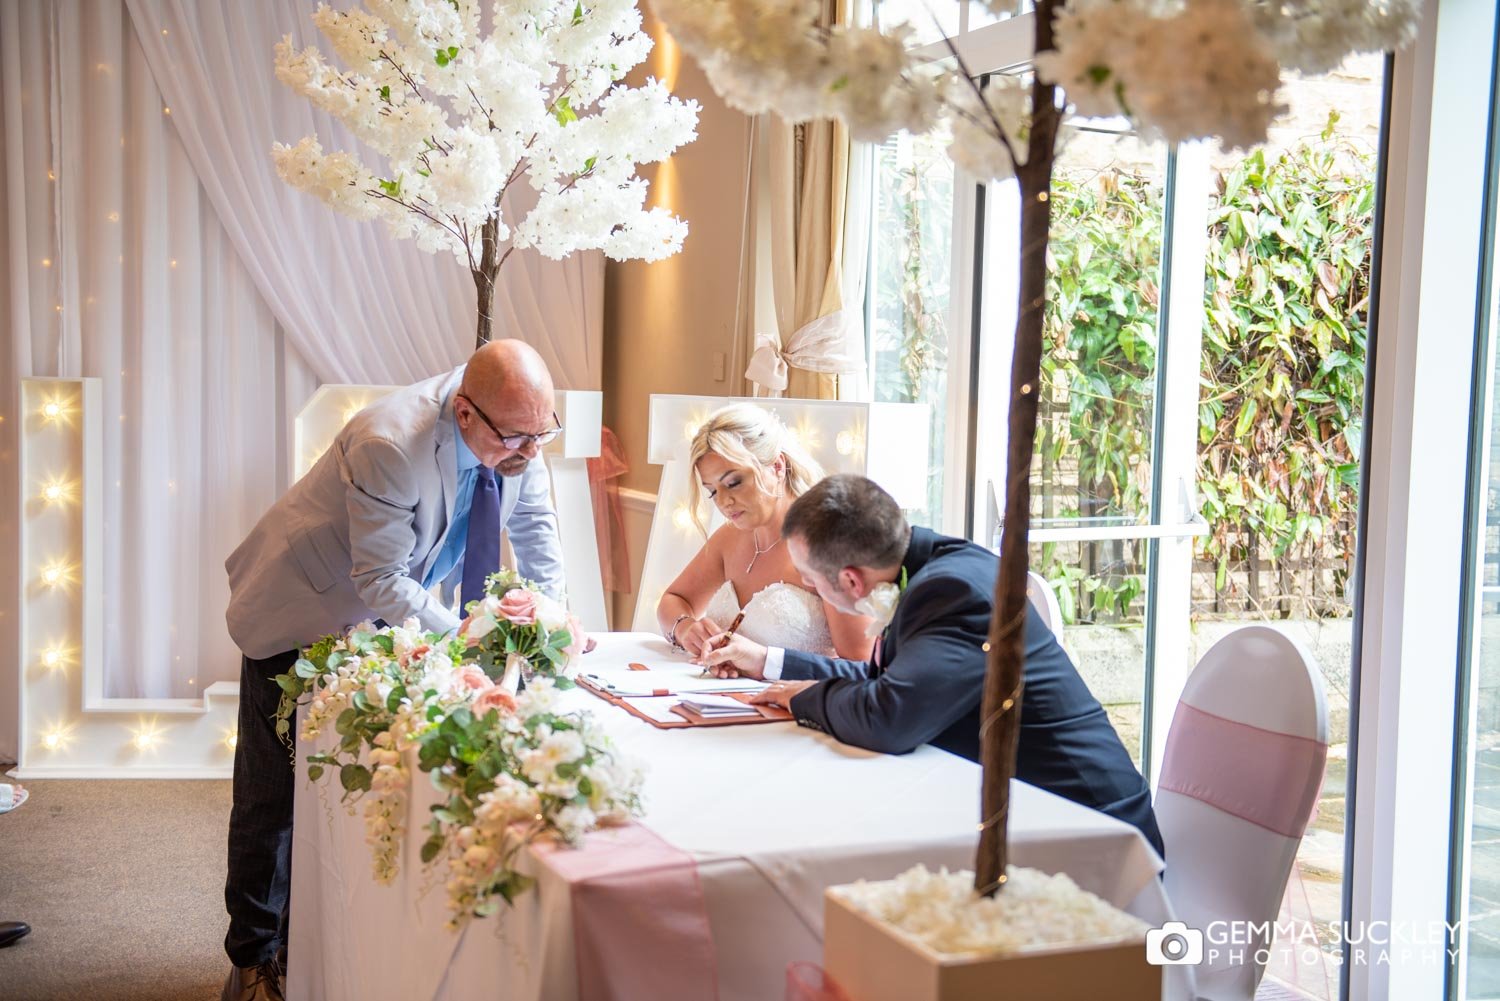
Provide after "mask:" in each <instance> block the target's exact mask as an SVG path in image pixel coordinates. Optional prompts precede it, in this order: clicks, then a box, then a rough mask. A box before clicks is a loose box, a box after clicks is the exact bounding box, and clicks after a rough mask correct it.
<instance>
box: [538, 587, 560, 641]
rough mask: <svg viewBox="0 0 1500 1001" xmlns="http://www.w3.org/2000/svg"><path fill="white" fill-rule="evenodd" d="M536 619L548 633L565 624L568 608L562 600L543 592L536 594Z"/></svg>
mask: <svg viewBox="0 0 1500 1001" xmlns="http://www.w3.org/2000/svg"><path fill="white" fill-rule="evenodd" d="M536 620H537V621H538V622H540V623H541V624H542V627H543V628H544V629H546V630H547V632H549V633H550V632H552V631H553V630H556V629H562V628H564V627H565V626H567V624H568V610H567V608H565V607H564V606H563V603H562V602H560V601H557V600H556V599H554V598H550V597H548V596H547V595H545V594H538V595H537V596H536Z"/></svg>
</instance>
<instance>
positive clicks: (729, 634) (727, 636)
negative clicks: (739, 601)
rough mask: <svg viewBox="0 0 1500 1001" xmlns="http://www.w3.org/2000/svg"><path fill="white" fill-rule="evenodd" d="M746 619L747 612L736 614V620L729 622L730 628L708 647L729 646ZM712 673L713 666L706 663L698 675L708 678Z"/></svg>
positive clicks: (711, 648)
mask: <svg viewBox="0 0 1500 1001" xmlns="http://www.w3.org/2000/svg"><path fill="white" fill-rule="evenodd" d="M744 621H745V613H744V612H740V614H738V615H736V616H735V617H734V621H733V622H731V623H729V628H728V629H726V630H725V631H724V635H723V636H721V637H719V638H718V639H717V640H715V641H714V645H713V646H711V647H709V648H708V649H709V650H722V649H724V648H725V647H726V646H728V645H729V641H730V640H731V639H732V638H733V637H734V632H735V630H736V629H738V628H739V627H740V623H741V622H744ZM712 673H713V668H711V667H709V666H708V665H706V664H705V665H704V667H703V671H702V672H701V673H700V674H699V675H698V677H700V678H707V677H710V676H711V675H712Z"/></svg>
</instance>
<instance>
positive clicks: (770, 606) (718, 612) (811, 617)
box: [704, 581, 838, 657]
mask: <svg viewBox="0 0 1500 1001" xmlns="http://www.w3.org/2000/svg"><path fill="white" fill-rule="evenodd" d="M741 611H742V609H741V608H740V602H739V597H738V596H737V595H736V594H735V593H734V585H733V584H730V583H729V582H728V581H725V582H724V586H723V587H721V588H719V593H718V594H715V595H714V596H713V600H712V601H710V602H709V603H708V610H707V611H706V612H705V613H704V615H705V617H707V618H709V619H712V620H713V621H714V622H716V623H718V624H719V625H720V626H722V627H723V628H725V629H728V628H729V624H730V623H731V622H733V621H734V617H735V616H736V615H738V614H740V612H741ZM743 611H744V613H745V620H744V621H743V622H741V623H740V628H739V635H741V636H743V637H745V638H746V639H748V640H753V641H755V642H756V643H759V644H760V645H761V646H779V647H785V648H786V649H788V650H806V651H807V652H808V653H816V654H822V655H823V656H825V657H835V656H838V655H837V653H835V651H834V649H833V635H832V634H831V633H830V632H829V631H828V616H827V615H826V614H825V613H824V611H823V599H821V598H819V597H818V596H817V595H816V594H814V593H813V592H811V591H808V590H806V589H805V588H801V587H798V586H797V585H795V584H788V583H786V582H785V581H777V582H776V583H774V584H770V585H768V586H766V587H763V588H761V589H760V590H759V591H756V592H755V593H754V594H753V595H751V596H750V601H749V602H748V603H747V604H746V605H745V607H744V609H743Z"/></svg>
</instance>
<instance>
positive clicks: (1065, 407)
mask: <svg viewBox="0 0 1500 1001" xmlns="http://www.w3.org/2000/svg"><path fill="white" fill-rule="evenodd" d="M950 14H952V15H953V17H952V21H953V23H954V24H957V23H958V20H957V17H958V8H957V7H954V8H953V10H951V11H950ZM928 23H931V21H930V19H929V22H928ZM964 23H965V26H966V32H967V34H965V35H964V36H963V38H965V39H968V40H969V43H970V47H969V50H968V51H967V52H966V53H965V59H966V61H968V62H969V63H970V67H971V69H974V70H975V71H1015V70H1016V68H1017V67H1016V63H1015V62H1014V61H1013V54H1014V52H1015V51H1016V45H1017V42H1016V40H1015V39H1011V38H1007V37H1006V35H1005V32H1006V30H1007V29H1008V28H1010V27H1012V26H1011V25H1007V24H1005V23H1003V22H1000V23H987V24H986V25H981V26H977V27H976V26H974V25H972V24H970V23H969V22H968V21H965V22H964ZM1015 27H1018V28H1019V29H1020V30H1019V31H1018V32H1012V34H1024V33H1025V32H1026V31H1027V30H1028V29H1027V27H1026V25H1024V24H1022V25H1018V26H1015ZM976 40H977V41H976ZM923 41H925V42H926V44H927V51H936V49H937V46H935V45H933V43H932V42H931V41H930V40H927V39H925V38H924V39H923ZM981 43H982V44H981ZM986 51H988V52H992V53H994V56H993V60H992V62H991V63H989V64H986V63H984V62H982V61H977V60H980V59H982V58H983V54H984V53H985V52H986ZM971 57H972V58H971ZM1383 84H1384V64H1383V60H1382V59H1380V58H1371V59H1364V60H1359V61H1353V62H1351V63H1349V64H1348V65H1346V66H1344V67H1342V68H1340V70H1338V71H1337V72H1335V73H1331V74H1329V75H1327V76H1325V77H1321V78H1316V79H1303V80H1297V81H1293V82H1292V83H1291V84H1290V85H1289V86H1288V87H1287V88H1286V90H1285V91H1284V92H1283V94H1282V95H1281V96H1282V99H1283V100H1284V101H1286V102H1287V103H1288V104H1289V106H1290V108H1291V111H1290V114H1289V115H1288V116H1287V118H1286V119H1285V120H1284V121H1283V122H1282V123H1280V124H1279V126H1278V128H1277V129H1276V130H1275V132H1274V134H1273V135H1272V137H1271V141H1270V142H1269V143H1268V144H1267V145H1266V146H1264V147H1262V148H1259V149H1256V150H1253V151H1249V152H1248V153H1247V152H1245V151H1223V150H1218V149H1214V148H1210V147H1207V146H1204V145H1201V144H1200V145H1197V146H1194V147H1192V148H1182V149H1168V148H1166V147H1164V146H1162V145H1161V144H1154V143H1151V142H1147V141H1143V140H1142V139H1140V138H1138V137H1136V136H1134V135H1132V134H1129V133H1128V132H1120V131H1115V132H1111V131H1109V130H1107V129H1100V128H1098V127H1094V128H1092V129H1091V130H1089V131H1079V132H1077V133H1076V134H1075V135H1074V136H1073V137H1072V138H1071V140H1070V141H1069V144H1068V145H1067V147H1066V148H1065V149H1064V151H1063V153H1062V155H1061V156H1060V158H1059V162H1058V165H1057V170H1056V174H1055V178H1054V184H1053V224H1052V233H1051V253H1050V257H1049V260H1048V285H1047V302H1046V318H1045V337H1046V344H1045V353H1044V358H1043V372H1042V388H1041V396H1040V404H1039V414H1038V428H1037V441H1036V453H1035V457H1034V459H1033V467H1032V476H1031V494H1032V526H1031V534H1030V538H1029V542H1030V548H1031V556H1030V563H1031V567H1032V569H1033V570H1034V571H1036V572H1037V573H1039V574H1041V575H1042V576H1043V577H1044V578H1045V580H1046V581H1047V583H1048V585H1049V586H1050V587H1051V588H1052V590H1053V592H1054V594H1055V595H1056V597H1057V599H1058V603H1059V606H1060V608H1061V611H1062V616H1063V620H1064V626H1063V628H1062V630H1061V634H1062V636H1061V638H1062V640H1063V642H1064V645H1065V646H1066V647H1067V648H1068V650H1069V652H1070V654H1071V655H1072V656H1073V658H1074V659H1075V661H1076V662H1077V663H1078V665H1079V670H1080V673H1082V674H1083V676H1084V678H1085V680H1086V681H1087V682H1088V683H1089V685H1090V687H1091V688H1092V689H1093V691H1094V692H1095V694H1096V696H1097V697H1098V698H1099V699H1100V701H1101V702H1102V703H1104V704H1105V706H1106V709H1107V710H1108V712H1109V713H1110V716H1111V719H1112V720H1113V722H1114V724H1115V726H1116V728H1117V730H1118V731H1119V732H1120V734H1121V737H1122V738H1123V739H1124V741H1125V743H1126V745H1127V747H1129V749H1130V750H1131V752H1132V753H1133V754H1134V755H1135V756H1136V759H1137V761H1138V762H1139V763H1140V765H1141V767H1142V769H1143V770H1144V771H1146V772H1147V773H1148V775H1149V774H1152V773H1154V772H1155V770H1156V769H1157V768H1158V767H1159V764H1160V756H1161V753H1162V750H1163V747H1164V744H1165V736H1166V735H1165V732H1164V731H1165V728H1166V727H1167V725H1168V724H1169V723H1170V720H1171V715H1172V710H1173V708H1174V706H1175V702H1176V698H1177V694H1178V692H1180V690H1181V687H1182V684H1183V682H1184V681H1185V679H1186V677H1187V675H1188V673H1189V672H1190V671H1191V669H1192V667H1193V666H1194V664H1196V663H1197V661H1198V659H1199V658H1200V657H1201V656H1202V655H1203V654H1204V653H1205V652H1206V651H1207V649H1208V647H1209V646H1211V645H1212V644H1213V643H1214V642H1216V641H1217V640H1219V639H1221V638H1222V637H1223V636H1224V635H1226V634H1227V633H1228V632H1230V631H1232V630H1233V629H1235V628H1237V627H1240V626H1242V625H1245V624H1249V623H1260V622H1270V623H1273V624H1275V625H1276V626H1277V627H1278V628H1281V629H1283V630H1284V631H1287V632H1289V633H1291V634H1292V635H1294V636H1295V637H1296V638H1298V639H1299V640H1301V641H1302V642H1303V644H1304V646H1306V647H1307V648H1308V649H1309V650H1310V651H1311V652H1312V653H1313V655H1314V657H1315V659H1316V660H1317V663H1318V667H1319V668H1320V670H1321V672H1322V674H1323V679H1324V683H1325V687H1326V690H1327V695H1328V704H1329V709H1330V723H1331V730H1332V734H1331V741H1332V746H1331V749H1330V754H1329V763H1328V768H1327V772H1326V775H1325V781H1324V786H1323V792H1322V796H1321V800H1320V803H1319V808H1318V810H1317V813H1316V816H1315V817H1314V819H1313V821H1312V824H1311V827H1310V830H1309V831H1308V833H1307V836H1306V837H1305V838H1304V840H1303V843H1302V846H1301V850H1300V852H1299V857H1298V867H1297V870H1296V872H1295V873H1294V874H1293V878H1292V881H1291V883H1290V885H1289V887H1288V892H1287V897H1286V901H1285V904H1284V907H1283V915H1282V917H1283V918H1284V919H1286V920H1288V921H1299V922H1305V923H1306V925H1307V926H1308V927H1311V928H1312V929H1314V930H1315V931H1318V932H1320V933H1322V932H1326V930H1327V929H1331V928H1333V927H1334V926H1336V925H1337V924H1338V922H1339V921H1340V919H1341V918H1342V916H1343V915H1344V886H1343V873H1344V859H1345V849H1346V839H1345V827H1346V808H1347V803H1346V790H1345V785H1346V779H1347V764H1348V747H1349V728H1350V686H1351V667H1352V665H1351V661H1352V655H1351V650H1352V648H1353V643H1354V635H1353V622H1354V619H1353V613H1354V594H1353V590H1352V588H1353V580H1354V560H1355V543H1356V534H1357V526H1358V517H1357V515H1358V510H1359V497H1358V486H1359V482H1360V460H1361V445H1362V439H1363V436H1364V417H1363V398H1364V391H1365V386H1364V380H1365V368H1366V358H1365V350H1366V331H1367V329H1368V326H1369V313H1370V290H1371V277H1372V276H1371V237H1372V231H1373V227H1374V208H1375V179H1376V166H1377V161H1378V151H1379V144H1380V128H1381V113H1382V89H1383ZM941 152H942V151H941V148H940V147H937V146H934V145H931V144H930V140H913V139H911V138H909V137H904V136H903V137H900V138H898V139H893V140H891V141H890V142H888V143H887V144H885V145H884V146H883V147H881V148H880V149H879V150H877V157H876V159H877V162H878V164H879V167H878V171H879V173H878V175H877V183H876V185H875V187H876V189H877V194H876V196H875V203H874V212H875V215H874V226H873V227H872V244H873V246H872V251H871V253H872V257H871V260H872V265H873V268H872V271H871V273H870V281H869V286H868V295H869V303H868V309H869V314H870V319H871V323H870V331H871V335H870V336H871V344H870V349H871V350H870V357H871V373H870V374H871V381H872V386H873V387H874V392H875V393H876V394H877V398H880V399H903V400H906V399H909V400H920V401H923V402H929V403H932V404H933V412H934V419H935V423H934V435H933V442H932V446H933V447H932V452H931V455H930V460H929V461H930V470H931V473H932V476H931V483H932V492H931V494H930V496H929V498H928V504H927V506H926V508H925V509H923V510H922V511H918V512H913V518H914V520H916V521H919V522H922V523H925V524H928V525H932V526H934V527H937V528H939V529H942V530H945V531H948V532H951V533H954V534H967V535H969V536H970V537H972V538H974V539H976V540H977V541H980V542H982V543H984V544H986V545H991V546H994V545H997V544H998V540H999V533H1000V531H1001V529H1002V526H1001V525H1000V522H999V502H998V498H1001V497H1003V496H1004V494H1003V477H1004V469H1003V462H1004V455H1005V440H1004V435H1005V406H1006V398H1007V396H1008V386H1009V377H1008V372H1009V363H1010V343H1011V338H1012V336H1013V328H1014V321H1015V297H1016V288H1015V281H1016V278H1015V274H1016V268H1017V264H1018V260H1017V256H1018V251H1017V242H1018V222H1019V213H1018V209H1017V205H1016V195H1015V186H1014V184H1013V183H994V184H988V185H985V186H983V187H982V189H981V188H980V187H978V186H976V185H975V184H974V182H973V180H972V179H966V178H964V177H962V176H959V177H957V178H955V177H954V174H953V170H952V168H951V166H949V165H948V164H947V163H946V162H945V161H944V160H943V157H942V155H941ZM965 468H967V472H968V475H967V476H964V475H962V473H963V470H964V469H965ZM1495 490H1496V493H1497V496H1500V479H1497V486H1496V488H1495ZM1496 522H1497V524H1500V517H1497V519H1496ZM1494 534H1495V536H1496V537H1497V538H1500V528H1497V529H1495V531H1494ZM1493 565H1494V566H1496V567H1500V556H1497V557H1495V560H1494V561H1493ZM1497 573H1500V571H1497ZM1497 581H1500V577H1497ZM1495 592H1496V593H1497V594H1500V583H1497V584H1496V585H1495ZM1496 606H1497V612H1500V600H1497V602H1496ZM1497 661H1500V658H1497ZM1496 687H1497V690H1500V681H1497V682H1496ZM1495 743H1496V744H1497V745H1500V737H1497V739H1496V740H1495ZM1496 753H1497V754H1500V752H1496ZM1497 761H1500V759H1497ZM1496 805H1497V806H1500V794H1497V804H1496ZM1497 858H1500V852H1497ZM1497 872H1500V866H1497ZM1497 936H1500V919H1497ZM1497 940H1500V939H1497ZM1295 945H1296V947H1295V948H1293V947H1292V944H1291V943H1288V944H1287V945H1285V946H1284V947H1283V948H1281V949H1280V950H1279V951H1278V952H1276V953H1275V955H1274V956H1273V959H1272V962H1271V964H1270V966H1269V975H1270V976H1271V977H1273V978H1274V979H1276V980H1278V981H1280V982H1281V984H1282V985H1283V986H1285V987H1287V988H1288V989H1290V990H1292V991H1293V992H1294V993H1295V994H1296V995H1298V996H1305V997H1313V998H1335V997H1338V995H1339V989H1340V988H1339V981H1340V970H1339V966H1340V963H1341V961H1342V957H1341V956H1340V955H1339V952H1338V944H1337V943H1336V942H1335V941H1333V939H1332V936H1331V935H1329V934H1320V938H1319V945H1318V946H1317V947H1309V944H1308V940H1307V938H1306V937H1305V936H1304V937H1300V938H1299V939H1298V941H1297V943H1295ZM1496 955H1497V959H1500V949H1497V950H1496ZM1497 966H1500V962H1497Z"/></svg>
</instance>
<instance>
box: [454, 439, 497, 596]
mask: <svg viewBox="0 0 1500 1001" xmlns="http://www.w3.org/2000/svg"><path fill="white" fill-rule="evenodd" d="M499 569H500V485H499V484H498V483H496V482H495V471H494V470H493V469H491V468H490V467H489V466H480V467H479V468H478V469H477V470H475V477H474V496H473V497H472V498H471V499H470V501H469V534H468V536H467V538H466V539H465V542H464V577H463V602H464V604H465V605H467V604H468V603H469V602H471V601H473V600H475V599H476V598H482V597H484V580H485V578H486V577H488V576H489V575H490V574H492V573H494V572H495V571H496V570H499Z"/></svg>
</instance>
